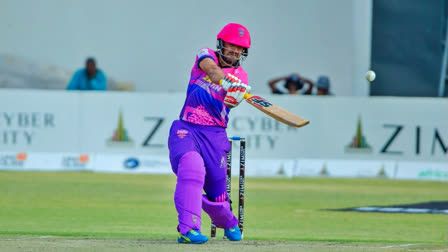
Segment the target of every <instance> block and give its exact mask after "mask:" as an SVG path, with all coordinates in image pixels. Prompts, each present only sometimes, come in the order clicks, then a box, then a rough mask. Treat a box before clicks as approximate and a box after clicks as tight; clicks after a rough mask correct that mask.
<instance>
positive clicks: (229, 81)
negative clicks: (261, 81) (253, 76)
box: [221, 74, 251, 108]
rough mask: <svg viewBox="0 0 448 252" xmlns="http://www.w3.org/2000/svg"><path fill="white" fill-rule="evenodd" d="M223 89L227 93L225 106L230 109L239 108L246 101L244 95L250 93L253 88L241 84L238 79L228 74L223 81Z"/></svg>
mask: <svg viewBox="0 0 448 252" xmlns="http://www.w3.org/2000/svg"><path fill="white" fill-rule="evenodd" d="M221 85H222V87H223V88H224V89H225V90H226V91H227V94H226V97H225V98H224V104H226V106H227V107H228V108H234V107H236V106H238V105H239V104H240V103H241V101H242V100H243V99H244V94H245V93H246V92H247V93H249V92H250V90H251V87H250V86H249V85H247V84H244V83H242V82H241V80H240V79H238V77H236V76H234V75H232V74H227V75H226V76H225V77H224V78H223V79H222V81H221Z"/></svg>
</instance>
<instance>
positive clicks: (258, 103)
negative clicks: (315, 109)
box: [244, 93, 310, 128]
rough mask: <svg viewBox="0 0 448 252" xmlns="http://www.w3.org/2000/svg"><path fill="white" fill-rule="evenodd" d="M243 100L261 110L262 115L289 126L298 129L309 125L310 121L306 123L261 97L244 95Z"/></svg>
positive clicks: (304, 120) (305, 120)
mask: <svg viewBox="0 0 448 252" xmlns="http://www.w3.org/2000/svg"><path fill="white" fill-rule="evenodd" d="M244 99H246V101H247V102H248V103H249V104H250V105H252V106H254V107H256V108H257V109H259V110H261V111H262V112H263V113H265V114H267V115H268V116H270V117H272V118H274V119H275V120H277V121H280V122H282V123H284V124H287V125H289V126H292V127H297V128H300V127H303V126H305V125H307V124H308V123H310V121H308V120H307V119H305V118H302V117H300V116H298V115H295V114H293V113H291V112H289V111H287V110H286V109H283V108H281V107H279V106H277V105H275V104H272V103H271V102H269V101H268V100H266V99H264V98H263V97H260V96H256V95H250V94H248V93H246V94H244Z"/></svg>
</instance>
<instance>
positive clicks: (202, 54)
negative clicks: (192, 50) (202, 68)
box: [198, 48, 208, 58]
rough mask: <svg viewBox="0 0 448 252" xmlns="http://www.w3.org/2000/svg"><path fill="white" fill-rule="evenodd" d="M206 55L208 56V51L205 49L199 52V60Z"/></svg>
mask: <svg viewBox="0 0 448 252" xmlns="http://www.w3.org/2000/svg"><path fill="white" fill-rule="evenodd" d="M204 55H208V50H207V49H205V48H204V49H201V50H199V52H198V58H200V57H202V56H204Z"/></svg>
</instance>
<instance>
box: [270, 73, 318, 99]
mask: <svg viewBox="0 0 448 252" xmlns="http://www.w3.org/2000/svg"><path fill="white" fill-rule="evenodd" d="M280 81H284V86H283V87H284V88H279V87H278V85H277V83H279V82H280ZM269 87H270V88H271V91H272V93H273V94H306V95H309V94H311V90H312V89H313V82H312V81H311V80H309V79H306V78H303V77H301V76H300V75H298V74H291V75H289V76H285V77H279V78H276V79H273V80H271V81H269Z"/></svg>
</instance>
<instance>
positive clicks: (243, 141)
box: [210, 137, 246, 238]
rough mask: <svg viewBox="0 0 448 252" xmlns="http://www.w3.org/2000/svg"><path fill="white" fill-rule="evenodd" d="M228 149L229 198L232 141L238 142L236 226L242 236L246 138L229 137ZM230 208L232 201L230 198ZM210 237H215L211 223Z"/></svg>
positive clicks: (214, 230)
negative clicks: (238, 164) (238, 171)
mask: <svg viewBox="0 0 448 252" xmlns="http://www.w3.org/2000/svg"><path fill="white" fill-rule="evenodd" d="M229 141H230V150H229V152H228V153H227V181H226V190H227V195H228V197H229V200H230V199H231V193H232V183H231V182H232V141H239V142H240V173H239V192H238V193H239V195H238V227H239V228H240V230H241V238H243V228H244V179H245V169H246V139H245V138H244V137H230V138H229ZM230 210H232V201H231V200H230ZM210 237H212V238H216V226H215V224H213V222H212V224H211V233H210Z"/></svg>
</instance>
